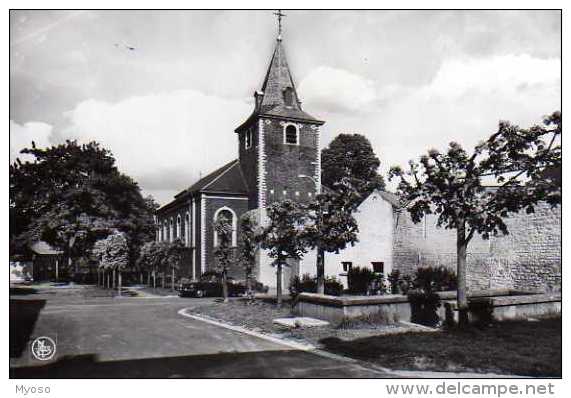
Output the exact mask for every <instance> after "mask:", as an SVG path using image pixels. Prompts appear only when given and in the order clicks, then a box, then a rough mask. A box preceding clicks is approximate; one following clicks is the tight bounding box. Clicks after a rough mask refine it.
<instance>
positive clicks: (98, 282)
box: [97, 269, 101, 287]
mask: <svg viewBox="0 0 571 398" xmlns="http://www.w3.org/2000/svg"><path fill="white" fill-rule="evenodd" d="M100 282H101V271H99V269H98V270H97V287H99V284H100Z"/></svg>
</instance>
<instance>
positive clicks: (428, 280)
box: [414, 266, 458, 292]
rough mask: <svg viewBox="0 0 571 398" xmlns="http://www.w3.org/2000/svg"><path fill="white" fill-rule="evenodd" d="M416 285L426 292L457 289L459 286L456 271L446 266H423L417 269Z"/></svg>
mask: <svg viewBox="0 0 571 398" xmlns="http://www.w3.org/2000/svg"><path fill="white" fill-rule="evenodd" d="M414 286H415V288H417V289H421V290H423V291H425V292H441V291H445V290H456V288H457V286H458V282H457V278H456V274H455V273H454V271H452V270H449V269H448V268H445V267H442V266H441V267H438V268H434V267H423V268H418V269H417V270H416V273H415V276H414Z"/></svg>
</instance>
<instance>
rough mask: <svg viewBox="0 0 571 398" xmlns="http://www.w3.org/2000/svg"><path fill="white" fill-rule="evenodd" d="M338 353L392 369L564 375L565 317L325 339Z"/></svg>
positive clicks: (548, 375)
mask: <svg viewBox="0 0 571 398" xmlns="http://www.w3.org/2000/svg"><path fill="white" fill-rule="evenodd" d="M320 343H322V344H323V346H324V347H325V348H326V349H327V350H329V351H331V352H335V353H339V354H343V355H347V356H351V357H354V358H357V359H362V360H367V361H371V362H374V363H377V364H380V365H382V366H386V367H390V368H393V369H423V370H435V371H443V370H452V371H461V370H462V371H477V372H493V373H502V374H514V375H521V376H543V377H561V318H560V317H558V318H544V319H541V320H540V321H539V322H529V321H505V322H498V323H494V324H492V325H491V326H489V327H486V328H471V329H469V330H466V331H461V330H447V331H443V332H441V333H418V332H409V333H402V334H394V335H382V336H371V337H366V338H361V339H355V340H351V341H343V340H341V339H339V338H336V337H328V338H324V339H322V340H321V341H320Z"/></svg>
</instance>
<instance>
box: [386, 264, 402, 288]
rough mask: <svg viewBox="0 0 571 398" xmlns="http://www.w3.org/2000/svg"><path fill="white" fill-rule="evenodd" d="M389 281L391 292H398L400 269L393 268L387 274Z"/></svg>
mask: <svg viewBox="0 0 571 398" xmlns="http://www.w3.org/2000/svg"><path fill="white" fill-rule="evenodd" d="M388 280H389V283H390V285H391V294H399V293H400V291H401V288H400V281H401V279H400V271H399V270H398V269H395V270H393V271H392V272H391V273H390V274H389V276H388Z"/></svg>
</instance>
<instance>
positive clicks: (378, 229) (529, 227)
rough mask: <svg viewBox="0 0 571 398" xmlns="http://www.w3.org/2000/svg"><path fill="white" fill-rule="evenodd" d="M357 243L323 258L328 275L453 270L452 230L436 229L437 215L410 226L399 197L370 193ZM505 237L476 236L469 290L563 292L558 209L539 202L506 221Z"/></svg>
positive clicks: (361, 210)
mask: <svg viewBox="0 0 571 398" xmlns="http://www.w3.org/2000/svg"><path fill="white" fill-rule="evenodd" d="M355 218H356V219H357V222H358V225H359V242H358V243H357V244H356V245H355V246H354V247H349V248H347V249H346V250H344V251H343V252H341V253H339V254H329V255H328V256H327V258H326V269H325V271H326V274H328V275H332V276H341V280H342V281H343V282H345V283H346V279H345V278H344V277H343V275H345V273H344V271H343V267H342V263H343V262H345V263H351V264H352V265H353V266H361V267H368V268H372V267H373V265H372V264H373V263H377V264H379V266H380V268H382V270H383V273H384V274H385V275H388V274H389V273H390V272H391V271H392V270H399V271H400V272H401V274H409V275H410V274H413V273H414V271H415V270H416V269H417V268H419V267H428V266H432V267H439V266H444V267H447V268H449V269H452V270H456V231H455V230H451V229H444V228H439V227H437V226H436V221H437V216H436V215H428V216H426V217H425V218H424V219H423V220H422V222H420V223H418V224H415V223H413V222H412V219H411V217H410V215H409V214H408V211H406V209H404V208H402V207H401V206H400V203H399V200H398V198H397V197H396V196H395V195H394V194H392V193H389V192H380V191H377V192H374V193H372V194H371V195H370V196H369V197H368V198H367V199H365V201H363V203H362V204H361V205H360V206H359V209H358V212H357V213H356V214H355ZM504 221H505V223H506V226H507V227H508V231H509V235H505V236H501V235H500V236H497V237H492V238H490V239H489V240H483V239H482V238H481V237H480V236H479V235H477V234H476V235H474V237H473V238H472V240H471V241H470V243H469V245H468V256H467V267H468V288H469V289H487V288H513V289H539V290H558V289H560V288H561V207H560V206H558V207H556V208H551V206H549V205H547V204H545V203H542V204H539V205H538V206H536V209H535V213H533V214H526V213H525V212H522V213H518V214H515V215H512V216H511V217H508V218H507V219H506V220H504Z"/></svg>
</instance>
